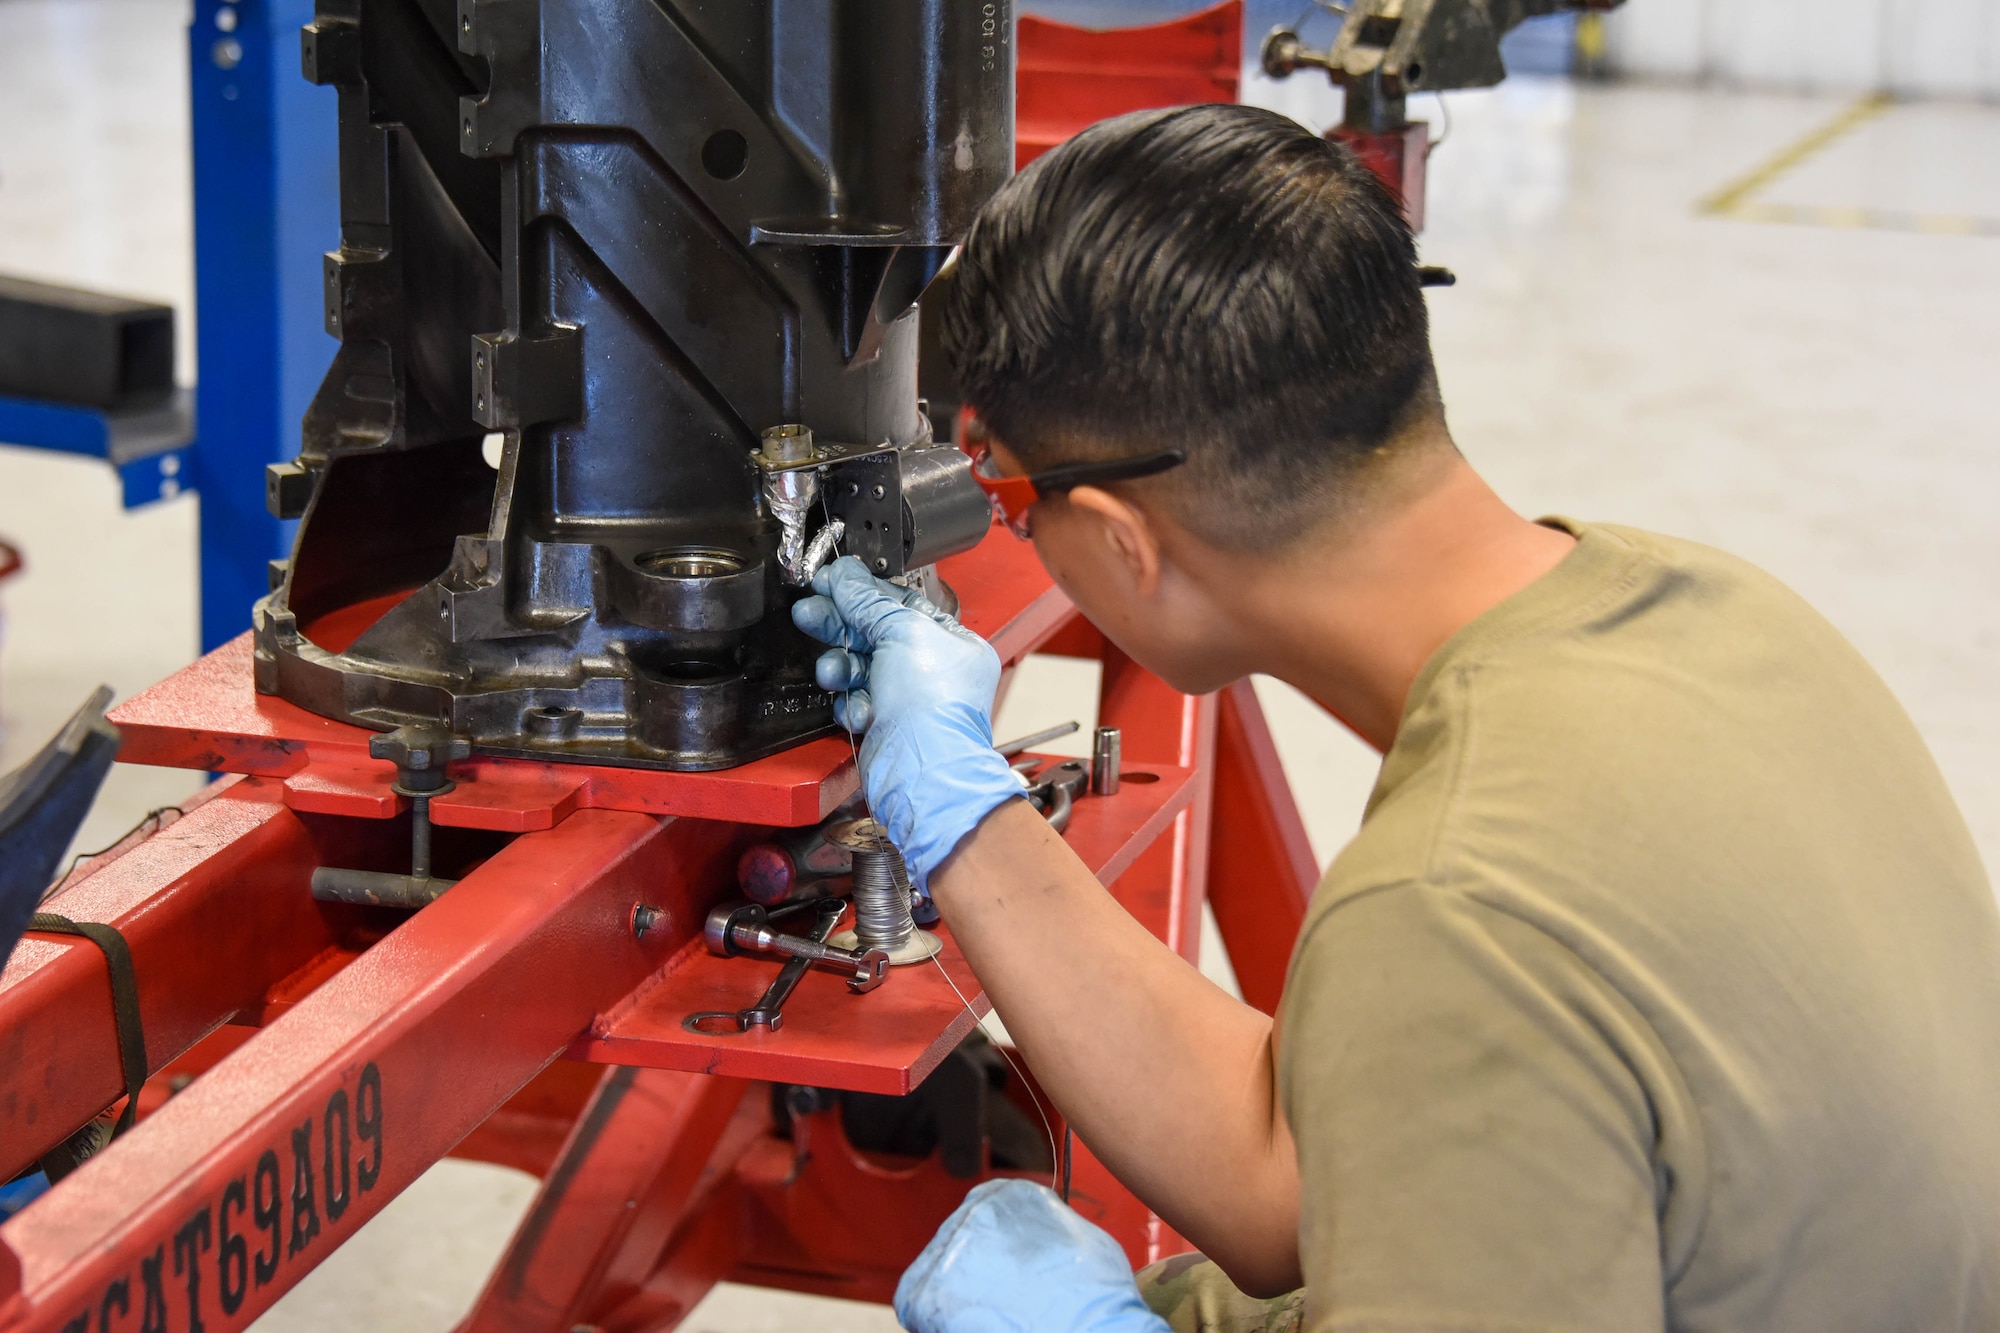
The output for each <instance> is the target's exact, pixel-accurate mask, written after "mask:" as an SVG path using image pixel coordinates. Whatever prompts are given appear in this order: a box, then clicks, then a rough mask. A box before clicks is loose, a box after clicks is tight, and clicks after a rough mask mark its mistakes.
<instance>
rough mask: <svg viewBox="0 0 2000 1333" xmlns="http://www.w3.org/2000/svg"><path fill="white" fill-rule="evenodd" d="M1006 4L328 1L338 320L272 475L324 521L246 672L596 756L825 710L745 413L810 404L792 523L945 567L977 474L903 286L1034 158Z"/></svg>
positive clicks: (759, 432)
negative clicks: (941, 415) (942, 424)
mask: <svg viewBox="0 0 2000 1333" xmlns="http://www.w3.org/2000/svg"><path fill="white" fill-rule="evenodd" d="M1011 27H1012V17H1011V14H1010V13H1009V5H1008V3H1007V2H1006V0H993V2H991V3H989V2H987V0H458V3H457V4H456V5H453V4H452V3H450V2H449V0H319V4H318V7H317V11H316V17H315V20H314V22H313V23H312V24H311V25H310V26H309V27H308V28H307V29H306V31H305V34H304V63H305V73H306V76H307V77H308V78H309V79H311V80H313V81H314V82H316V83H322V84H331V85H333V86H334V87H336V88H337V89H338V90H339V100H340V154H341V162H340V195H341V245H340V249H339V250H338V251H337V252H335V253H332V254H329V255H328V256H327V257H326V263H325V287H324V293H323V294H324V297H325V307H326V326H327V329H328V331H329V332H330V333H332V334H334V335H335V336H337V337H338V338H339V339H340V340H341V347H340V350H339V352H338V354H337V356H336V357H335V360H334V363H333V367H332V369H331V371H330V372H329V373H328V375H327V378H326V381H325V383H324V384H323V385H322V387H321V389H320V391H319V393H318V395H317V397H316V398H315V399H314V401H313V404H312V407H311V408H310V410H309V411H308V413H307V415H306V418H305V422H304V427H303V439H302V445H301V450H300V454H299V457H298V458H297V460H296V461H295V462H292V463H289V464H284V465H280V466H277V467H274V468H272V469H271V470H270V474H269V478H268V481H269V486H268V490H269V498H270V502H271V507H272V508H273V510H274V511H275V512H277V513H278V514H279V515H280V516H282V517H302V518H303V520H304V521H303V523H302V524H301V526H300V529H299V534H298V540H297V544H296V546H295V547H294V550H293V553H292V558H291V559H290V560H289V561H287V562H284V563H283V564H280V565H278V566H275V567H274V569H273V591H272V593H271V595H270V596H269V597H268V598H266V599H264V600H263V601H261V602H260V603H258V606H257V610H256V616H255V626H256V633H255V642H256V662H257V687H258V688H259V689H260V690H262V691H264V692H266V693H274V694H278V695H281V696H283V697H284V698H286V699H289V700H291V701H293V702H295V703H297V704H300V705H302V706H303V707H306V708H308V709H310V710H312V711H314V712H317V713H321V714H324V715H327V716H331V717H337V718H342V719H346V720H348V721H352V722H357V723H361V724H364V725H368V726H373V727H378V728H389V727H394V726H398V725H401V724H403V723H406V722H437V723H442V724H444V725H446V726H448V727H449V728H450V729H451V730H452V731H453V732H454V733H456V734H458V735H462V736H465V737H467V738H469V739H470V740H471V741H472V742H473V744H474V746H475V747H476V748H478V749H480V750H482V751H485V752H489V753H513V754H525V755H534V756H538V757H544V758H568V759H576V760H582V761H588V762H593V763H612V764H631V765H643V766H651V767H664V768H675V769H702V768H718V767H725V766H728V765H731V764H736V763H741V762H744V761H745V760H748V759H751V758H755V757H757V756H760V755H763V754H768V753H770V752H772V751H774V750H777V749H780V748H782V747H784V746H786V745H789V744H793V743H795V742H797V741H799V740H802V739H805V738H807V737H810V736H813V735H817V734H819V733H821V732H823V731H825V730H827V729H829V728H830V727H831V725H832V717H831V700H830V699H829V697H828V696H827V695H826V694H825V693H824V692H822V691H821V690H819V689H818V688H817V687H816V686H815V685H814V683H813V680H812V661H813V658H814V656H815V655H816V652H817V648H818V646H817V645H816V644H814V643H812V642H811V641H810V640H808V639H807V638H805V636H803V635H802V634H800V633H799V632H798V631H797V630H796V629H794V628H793V626H792V624H791V618H790V614H789V612H790V606H791V603H792V602H793V601H795V600H796V599H797V598H798V597H799V596H801V595H803V590H802V589H800V588H798V587H797V586H796V585H795V584H794V583H793V582H791V581H789V580H788V579H787V578H786V577H785V576H784V575H783V574H782V573H781V571H780V567H779V547H780V541H781V530H780V527H781V525H780V522H779V516H778V514H777V512H775V510H774V506H773V505H772V504H771V503H769V502H768V499H767V496H768V494H769V488H770V484H771V483H770V481H769V476H770V472H769V469H768V467H766V466H760V464H759V462H758V458H759V447H760V439H761V438H762V437H763V436H764V434H765V432H767V431H771V430H773V429H774V428H780V427H782V428H787V430H789V431H790V432H791V433H792V434H793V435H795V436H796V435H798V434H799V433H800V432H799V430H798V428H801V427H803V428H804V429H805V430H806V431H809V432H810V435H811V440H812V441H813V444H812V445H811V446H810V448H811V449H812V451H813V452H811V453H810V454H809V455H807V460H806V461H807V463H808V464H810V470H811V471H812V472H813V474H814V476H815V477H816V478H817V485H816V488H815V491H814V494H815V496H816V499H815V501H814V503H813V504H812V507H811V510H810V512H809V514H808V515H807V518H806V525H807V526H806V528H805V530H804V531H803V533H795V536H801V535H802V536H803V537H805V538H807V539H810V538H811V537H812V536H813V535H814V534H815V531H816V530H817V529H818V528H819V527H821V526H823V525H825V524H827V523H829V522H830V521H832V520H834V519H839V520H840V521H841V522H842V523H843V524H844V526H845V529H846V535H845V538H844V540H843V541H842V542H841V544H840V547H839V549H840V550H842V551H844V552H852V553H854V554H858V555H860V556H861V557H862V558H863V559H864V560H865V561H867V562H868V563H869V565H870V566H871V567H872V568H873V569H875V570H876V572H878V573H880V574H882V575H884V576H888V577H900V578H905V579H916V580H926V581H927V583H926V586H928V587H930V588H931V589H932V590H933V591H935V592H936V593H937V595H938V596H939V597H944V596H947V595H948V594H947V593H946V591H945V590H943V589H941V588H940V587H938V585H936V583H935V580H934V572H933V571H931V570H930V569H929V566H930V565H931V564H932V562H934V561H935V560H936V559H938V558H939V557H940V556H943V555H948V554H951V553H953V552H954V551H958V550H964V549H967V548H968V547H970V546H971V545H973V544H974V543H976V542H977V541H978V540H979V539H980V537H981V536H983V535H984V533H985V531H986V527H987V512H986V509H985V505H984V501H983V498H982V497H981V496H980V495H979V492H978V490H977V488H976V487H974V486H973V485H972V483H971V480H970V478H969V476H968V475H967V472H966V467H965V462H964V459H963V456H962V455H959V454H958V453H957V452H956V451H954V450H951V449H950V448H948V447H947V446H943V445H936V444H933V443H932V440H931V431H930V426H929V423H928V422H927V420H926V419H925V417H924V415H923V413H922V412H921V411H920V408H919V402H918V396H917V344H918V337H917V322H918V315H917V310H916V301H917V298H918V297H919V296H920V295H921V294H922V292H923V290H924V288H925V286H926V285H927V284H928V282H929V281H930V279H931V278H932V276H933V275H934V274H936V272H937V271H938V269H939V267H940V266H941V265H942V264H943V262H944V260H945V258H946V257H947V255H948V254H949V252H950V248H951V247H952V245H954V244H955V243H956V242H957V240H958V238H959V237H960V236H961V235H962V234H963V232H964V230H965V228H966V227H967V225H968V224H969V223H970V221H971V219H972V216H973V214H974V212H975V211H976V210H977V208H978V207H979V205H980V204H981V203H982V202H984V200H985V199H986V198H987V197H988V196H989V195H990V194H991V193H992V192H993V190H994V189H995V188H996V187H997V186H998V185H999V184H1000V182H1001V181H1002V180H1003V179H1004V178H1005V177H1006V175H1007V173H1008V171H1009V170H1010V169H1011V164H1012V156H1013V60H1012V45H1011V40H1010V39H1011ZM492 435H497V436H499V440H498V441H497V442H495V443H497V445H498V453H499V460H498V462H499V465H498V467H497V468H495V467H493V466H491V465H490V464H489V461H488V457H487V455H488V454H489V453H490V452H491V450H492V445H489V443H488V440H489V436H492ZM794 526H795V527H796V517H795V522H794ZM383 608H387V609H386V610H384V609H383Z"/></svg>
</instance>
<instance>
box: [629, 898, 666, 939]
mask: <svg viewBox="0 0 2000 1333" xmlns="http://www.w3.org/2000/svg"><path fill="white" fill-rule="evenodd" d="M666 920H667V913H666V909H664V908H660V907H654V906H652V905H651V904H649V903H640V904H639V905H638V906H637V907H634V908H633V909H632V938H633V939H637V940H643V939H645V938H646V932H647V931H649V930H654V929H657V928H658V927H660V926H663V925H665V924H666Z"/></svg>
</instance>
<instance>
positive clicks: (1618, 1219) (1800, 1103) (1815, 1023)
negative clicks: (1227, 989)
mask: <svg viewBox="0 0 2000 1333" xmlns="http://www.w3.org/2000/svg"><path fill="white" fill-rule="evenodd" d="M1563 526H1567V527H1569V528H1570V529H1571V530H1572V531H1574V532H1576V533H1577V535H1578V536H1579V538H1580V540H1579V543H1578V545H1577V547H1576V549H1575V550H1574V551H1573V552H1572V553H1571V554H1570V555H1569V556H1568V557H1567V558H1566V559H1565V560H1564V561H1563V563H1562V564H1561V565H1560V566H1558V567H1557V568H1556V569H1555V570H1554V571H1553V572H1551V573H1550V574H1548V575H1547V576H1546V577H1544V578H1542V579H1541V580H1539V581H1538V582H1536V583H1535V584H1534V585H1532V586H1531V587H1529V588H1528V589H1526V590H1525V591H1523V592H1521V593H1520V594H1518V595H1517V596H1515V597H1513V598H1511V599H1509V600H1508V601H1506V602H1505V603H1503V604H1502V605H1500V606H1498V607H1496V608H1495V609H1494V610H1492V611H1490V612H1488V613H1487V614H1486V615H1484V616H1482V617H1480V618H1479V619H1478V620H1477V621H1475V622H1474V623H1472V624H1471V625H1469V626H1467V627H1466V628H1465V629H1464V630H1463V631H1461V632H1460V633H1459V634H1458V635H1457V636H1456V637H1454V638H1453V639H1452V640H1451V641H1450V642H1449V643H1447V644H1446V645H1445V646H1444V648H1442V649H1441V650H1440V651H1439V652H1438V653H1437V654H1436V656H1435V657H1434V658H1433V659H1432V660H1431V661H1430V662H1429V663H1428V664H1427V665H1426V666H1425V668H1424V670H1423V672H1422V674H1421V675H1420V676H1419V677H1418V678H1417V682H1416V685H1415V687H1414V689H1413V690H1412V691H1411V694H1410V700H1409V705H1408V709H1407V711H1406V714H1405V717H1404V720H1403V726H1402V729H1401V731H1400V733H1399V734H1398V736H1397V739H1396V743H1395V745H1394V746H1393V747H1392V748H1391V750H1390V751H1389V753H1388V755H1387V756H1386V757H1385V759H1384V762H1383V767H1382V775H1381V778H1380V781H1379V782H1378V783H1377V786H1376V788H1375V792H1374V795H1373V796H1372V797H1371V798H1370V800H1369V804H1368V811H1367V815H1366V818H1365V821H1364V823H1363V825H1362V829H1361V832H1360V833H1359V834H1358V835H1357V836H1356V837H1355V839H1354V841H1353V842H1352V843H1351V844H1350V845H1349V846H1348V847H1347V848H1346V850H1345V851H1343V852H1342V853H1341V854H1340V856H1339V857H1338V859H1336V860H1335V862H1334V864H1333V866H1332V867H1331V868H1330V869H1329V870H1328V871H1327V874H1326V878H1325V880H1324V881H1323V882H1322V884H1321V885H1320V887H1319V891H1318V893H1317V895H1316V896H1315V898H1314V901H1313V904H1312V908H1311V910H1310V913H1309V915H1308V917H1307V921H1306V925H1305V929H1304V931H1303V932H1302V933H1301V935H1300V938H1299V944H1298V950H1297V953H1296V954H1295V955H1294V958H1293V961H1292V970H1291V978H1290V982H1289V985H1288V987H1287V990H1286V992H1285V999H1284V1005H1283V1008H1282V1010H1281V1014H1280V1017H1281V1022H1282V1029H1281V1033H1280V1042H1281V1051H1280V1060H1279V1078H1280V1087H1281V1092H1282V1096H1283V1098H1284V1105H1285V1110H1286V1113H1287V1115H1288V1116H1289V1117H1290V1121H1291V1126H1292V1131H1293V1133H1294V1135H1295V1137H1296V1138H1297V1140H1298V1148H1299V1168H1300V1172H1301V1175H1302V1179H1303V1183H1304V1213H1303V1221H1302V1229H1301V1236H1300V1245H1301V1251H1300V1253H1301V1257H1302V1259H1303V1263H1304V1271H1305V1275H1306V1282H1307V1317H1306V1326H1307V1327H1308V1328H1309V1329H1315V1330H1326V1329H1371V1330H1373V1329H1382V1330H1390V1329H1395V1330H1417V1329H1438V1330H1443V1329H1451V1330H1487V1329H1507V1330H1527V1329H1535V1330H1553V1329H1592V1330H1625V1329H1661V1328H1673V1329H1690V1330H1693V1329H1700V1330H1710V1329H1714V1330H1757V1331H1759V1333H1785V1331H1787V1330H1799V1331H1800V1333H1839V1331H1840V1330H1849V1329H1853V1330H1863V1329H1865V1330H1871V1333H1882V1331H1885V1330H1932V1329H2000V914H1997V913H1996V911H1995V904H1994V898H1993V894H1992V892H1991V889H1990V887H1989V885H1988V882H1987V878H1986V874H1985V872H1984V870H1983V869H1982V868H1981V865H1980V860H1979V856H1978V853H1977V851H1976V850H1975V849H1974V847H1973V844H1972V840H1971V838H1970V836H1969V835H1968V833H1967V831H1966V828H1965V824H1964V822H1963V820H1962V819H1961V818H1960V815H1959V812H1958V809H1957V807H1956V806H1955V805H1954V804H1953V801H1952V798H1951V796H1950V794H1949V793H1948V792H1947V791H1946V789H1945V786H1944V782H1943V780H1942V779H1941V777H1940V776H1939V774H1938V770H1937V767H1936V765H1935V764H1934V763H1933V761H1932V759H1931V756H1930V754H1929V753H1928V752H1927V751H1926V750H1925V748H1924V744H1923V742H1922V741H1921V740H1920V739H1919V738H1918V736H1917V733H1916V730H1915V728H1914V727H1912V725H1911V724H1910V721H1909V719H1908V717H1907V716H1905V715H1904V713H1903V710H1902V709H1901V708H1900V707H1899V706H1898V705H1897V703H1896V701H1895V699H1894V698H1893V697H1891V695H1890V693H1889V691H1888V689H1887V687H1886V686H1884V685H1883V683H1882V681H1881V680H1880V679H1879V678H1878V677H1877V676H1876V675H1875V673H1874V672H1873V671H1871V670H1870V669H1869V668H1868V666H1867V664H1866V663H1864V662H1863V661H1862V660H1861V657H1860V656H1859V655H1858V654H1857V653H1856V652H1855V651H1854V649H1853V648H1852V647H1851V646H1850V645H1849V644H1848V643H1847V642H1846V641H1845V640H1844V639H1842V638H1841V637H1840V635H1839V634H1838V633H1836V632H1835V631H1834V629H1833V628H1832V627H1831V626H1830V625H1828V624H1827V623H1826V622H1825V621H1824V620H1822V619H1821V618H1820V617H1819V616H1818V615H1817V614H1815V613H1814V612H1813V611H1812V610H1811V608H1809V607H1807V606H1806V605H1805V604H1804V603H1803V602H1802V601H1800V600H1799V598H1798V597H1797V596H1795V595H1794V594H1792V593H1791V592H1790V591H1788V590H1787V589H1785V588H1784V587H1783V586H1781V585H1780V584H1779V583H1777V582H1776V581H1775V580H1773V579H1772V578H1770V577H1769V576H1767V575H1765V574H1763V573H1760V572H1759V571H1758V570H1756V569H1754V568H1752V567H1750V566H1748V565H1746V564H1744V563H1743V562H1741V561H1739V560H1735V559H1733V558H1731V557H1729V556H1726V555H1723V554H1721V553H1719V552H1716V551H1713V550H1709V549H1707V548H1705V547H1701V546H1697V545H1694V544H1693V543H1689V542H1683V541H1676V540H1672V539H1669V538H1665V537H1657V536H1653V535H1650V534H1648V533H1643V532H1635V531H1631V530H1627V529H1621V528H1612V527H1598V526H1582V525H1568V524H1566V525H1563ZM1996 759H1997V760H2000V757H1996Z"/></svg>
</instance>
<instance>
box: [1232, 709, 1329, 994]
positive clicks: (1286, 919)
mask: <svg viewBox="0 0 2000 1333" xmlns="http://www.w3.org/2000/svg"><path fill="white" fill-rule="evenodd" d="M1220 698H1221V703H1222V707H1221V710H1220V711H1221V716H1220V719H1219V725H1218V729H1217V738H1216V751H1215V763H1214V765H1213V770H1214V774H1215V778H1214V782H1215V817H1214V819H1213V821H1212V832H1211V833H1210V835H1209V836H1210V844H1209V862H1208V877H1209V896H1210V902H1211V904H1212V905H1213V907H1214V908H1215V924H1216V927H1217V928H1218V929H1219V930H1220V931H1221V933H1222V942H1223V944H1224V945H1225V946H1226V947H1227V948H1228V950H1229V961H1230V964H1231V965H1232V966H1233V967H1234V968H1235V969H1236V981H1237V984H1238V986H1240V987H1241V988H1242V991H1243V998H1244V999H1245V1000H1246V1001H1248V1002H1249V1003H1251V1004H1253V1005H1255V1006H1256V1007H1257V1008H1259V1009H1262V1010H1263V1011H1264V1012H1265V1013H1267V1014H1275V1013H1276V1012H1277V1011H1278V996H1279V995H1280V994H1281V993H1282V992H1283V991H1284V988H1285V969H1286V968H1287V967H1288V966H1289V965H1290V963H1291V957H1292V945H1293V944H1294V943H1295V942H1296V941H1297V940H1298V937H1299V927H1300V926H1301V925H1302V924H1304V922H1305V916H1306V904H1307V903H1308V902H1310V901H1311V899H1312V894H1313V888H1314V886H1315V885H1316V884H1317V883H1318V882H1319V867H1318V864H1317V863H1316V862H1315V861H1314V860H1313V850H1312V844H1311V843H1310V842H1309V841H1307V839H1306V826H1305V821H1304V820H1302V819H1301V818H1300V817H1299V807H1298V803H1297V802H1296V801H1295V800H1294V799H1293V798H1292V789H1291V786H1290V785H1289V784H1288V783H1287V782H1286V781H1285V769H1284V765H1283V764H1281V763H1280V762H1279V760H1278V747H1277V745H1276V743H1275V742H1273V741H1272V739H1271V728H1270V724H1269V723H1267V722H1266V721H1265V720H1264V709H1263V707H1262V706H1261V705H1260V704H1259V703H1258V702H1257V693H1256V691H1255V689H1253V688H1252V687H1251V684H1250V682H1249V681H1247V680H1240V681H1237V682H1236V683H1235V684H1234V685H1231V686H1229V687H1228V688H1227V689H1225V690H1223V691H1222V694H1221V696H1220Z"/></svg>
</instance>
